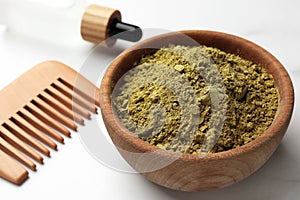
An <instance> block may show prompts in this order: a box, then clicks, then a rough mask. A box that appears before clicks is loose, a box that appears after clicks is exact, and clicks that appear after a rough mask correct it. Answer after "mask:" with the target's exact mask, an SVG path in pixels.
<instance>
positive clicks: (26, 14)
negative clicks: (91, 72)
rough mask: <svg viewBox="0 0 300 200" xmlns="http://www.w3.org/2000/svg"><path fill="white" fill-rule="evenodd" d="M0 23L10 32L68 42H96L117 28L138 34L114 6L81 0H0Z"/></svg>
mask: <svg viewBox="0 0 300 200" xmlns="http://www.w3.org/2000/svg"><path fill="white" fill-rule="evenodd" d="M0 24H2V25H4V26H6V27H7V31H9V32H12V33H16V34H22V35H25V36H29V37H33V38H37V39H43V40H46V41H47V42H54V43H60V44H68V45H70V44H76V43H79V42H82V41H83V39H82V38H84V39H85V40H88V41H91V42H94V43H99V42H102V41H103V40H105V39H106V38H108V37H110V36H112V34H115V33H118V31H119V33H120V32H122V31H127V32H128V30H129V33H130V34H129V36H130V35H132V34H135V36H138V37H136V38H135V39H136V40H139V39H140V37H141V31H138V32H136V31H135V30H136V29H138V27H136V26H133V25H130V24H125V23H123V22H121V14H120V12H119V11H118V10H116V9H112V8H107V7H103V6H98V5H91V6H88V5H87V2H86V1H85V0H0ZM120 25H121V26H120ZM124 25H125V28H127V30H124V29H122V28H123V26H124ZM126 25H128V26H126ZM118 27H121V28H118ZM128 27H129V28H128ZM113 30H114V31H113ZM115 30H117V31H115ZM130 31H131V32H132V33H131V32H130ZM109 33H112V34H109ZM129 38H130V37H129ZM121 39H125V40H126V39H127V38H126V35H125V38H121ZM127 40H130V39H127Z"/></svg>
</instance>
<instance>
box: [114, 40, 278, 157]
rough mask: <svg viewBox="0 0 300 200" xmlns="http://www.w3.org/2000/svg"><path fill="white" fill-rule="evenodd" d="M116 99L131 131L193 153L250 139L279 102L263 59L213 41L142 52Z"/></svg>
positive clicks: (226, 147)
mask: <svg viewBox="0 0 300 200" xmlns="http://www.w3.org/2000/svg"><path fill="white" fill-rule="evenodd" d="M112 98H113V107H114V109H115V112H116V114H117V115H118V116H119V118H120V121H121V122H122V123H123V124H124V125H125V127H126V128H127V129H128V130H129V131H131V132H132V133H133V134H135V135H136V136H138V137H139V138H141V139H142V140H144V141H145V142H148V143H150V144H152V145H156V146H158V147H160V148H162V149H166V150H170V151H174V152H182V153H193V154H195V153H216V152H221V151H226V150H230V149H233V148H236V147H239V146H242V145H244V144H247V143H249V142H251V141H253V140H254V139H256V138H257V137H259V136H260V135H261V134H263V132H264V131H265V130H266V129H267V128H268V127H269V126H270V125H271V124H272V121H273V119H274V117H275V114H276V111H277V108H278V101H279V98H278V91H277V89H276V87H275V85H274V80H273V77H272V76H271V75H270V74H268V73H267V72H266V70H265V69H264V68H262V67H261V66H260V65H257V64H254V63H252V62H251V61H248V60H245V59H243V58H241V57H239V56H237V55H233V54H229V53H225V52H223V51H221V50H219V49H216V48H212V47H206V46H201V47H188V46H179V45H176V46H175V45H170V46H169V47H166V48H161V49H159V50H157V51H155V52H154V53H153V54H151V55H146V56H144V57H143V58H142V59H141V60H140V61H138V62H137V63H136V64H135V66H134V68H133V69H132V70H130V71H129V72H128V73H127V74H125V75H124V76H123V77H122V78H121V80H120V81H119V82H118V84H117V85H116V87H115V89H114V93H113V97H112Z"/></svg>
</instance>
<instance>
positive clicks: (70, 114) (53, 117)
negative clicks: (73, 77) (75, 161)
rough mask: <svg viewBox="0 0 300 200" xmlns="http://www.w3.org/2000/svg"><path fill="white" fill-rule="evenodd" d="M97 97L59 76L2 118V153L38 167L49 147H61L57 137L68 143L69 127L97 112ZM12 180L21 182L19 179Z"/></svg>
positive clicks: (32, 168) (0, 138)
mask: <svg viewBox="0 0 300 200" xmlns="http://www.w3.org/2000/svg"><path fill="white" fill-rule="evenodd" d="M93 101H94V100H93V98H92V97H91V96H89V95H87V94H85V93H84V92H83V91H81V90H79V89H76V88H74V87H73V86H72V85H71V84H70V83H68V82H67V81H66V80H64V79H62V78H58V79H57V80H56V81H54V82H53V83H51V84H50V85H49V86H48V87H46V88H45V89H44V90H43V91H40V92H39V94H38V95H36V96H34V97H33V98H32V99H31V100H30V102H28V103H27V104H26V105H25V106H24V107H22V108H20V109H19V110H18V111H17V112H16V113H15V114H13V115H12V116H11V117H10V118H9V119H8V120H6V121H4V122H2V125H1V126H0V153H1V152H2V153H3V152H5V153H6V154H8V155H9V156H11V157H13V158H14V159H16V160H17V161H19V162H20V163H21V164H23V165H25V166H26V167H28V168H30V169H31V170H36V164H35V163H34V162H38V163H40V164H43V157H42V155H41V154H43V155H44V156H48V157H50V150H49V147H50V148H51V149H53V150H57V144H56V143H55V142H54V140H55V141H56V142H59V143H64V137H63V136H62V135H64V136H67V137H70V135H71V133H70V131H69V130H68V129H72V130H75V131H76V130H77V125H76V123H78V124H81V125H83V124H84V118H85V119H90V118H91V114H90V112H93V113H96V112H97V107H96V106H95V105H94V103H95V102H93ZM0 155H2V154H0ZM1 159H2V157H1V156H0V161H1ZM15 165H16V164H15ZM17 167H18V168H20V166H17ZM24 174H25V172H24V171H22V175H24ZM0 176H2V177H5V176H4V175H1V165H0ZM18 180H20V179H18ZM10 181H13V182H15V183H17V184H19V181H18V182H17V181H14V180H12V179H11V180H10Z"/></svg>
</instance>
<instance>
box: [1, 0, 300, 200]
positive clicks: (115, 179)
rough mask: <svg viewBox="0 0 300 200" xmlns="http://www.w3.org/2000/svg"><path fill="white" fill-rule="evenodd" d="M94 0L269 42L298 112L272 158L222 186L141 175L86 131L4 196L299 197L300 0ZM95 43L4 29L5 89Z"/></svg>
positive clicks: (160, 21) (82, 55)
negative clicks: (58, 41)
mask: <svg viewBox="0 0 300 200" xmlns="http://www.w3.org/2000/svg"><path fill="white" fill-rule="evenodd" d="M89 2H90V3H98V4H101V5H105V6H109V7H114V8H118V9H119V10H121V11H122V15H123V19H124V21H126V22H132V23H135V24H137V25H140V26H141V27H143V28H162V29H168V30H184V29H207V30H217V31H223V32H227V33H232V34H235V35H239V36H242V37H244V38H247V39H249V40H251V41H253V42H255V43H257V44H259V45H260V46H262V47H264V48H266V49H267V50H268V51H270V52H271V53H272V54H273V55H275V56H276V57H277V58H278V59H279V60H280V61H281V62H282V63H283V65H284V66H285V67H286V69H287V70H288V72H289V73H290V75H291V78H292V80H293V83H294V87H295V97H296V101H295V109H294V115H293V118H292V121H291V124H290V127H289V129H288V131H287V134H286V136H285V138H284V140H283V142H282V144H281V145H280V147H279V148H278V150H277V151H276V152H275V153H274V155H273V156H272V157H271V159H270V160H269V161H268V162H267V163H266V164H265V165H264V166H263V167H262V168H261V169H260V170H259V171H257V172H256V173H255V174H253V175H252V176H250V177H249V178H247V179H245V180H244V181H242V182H240V183H238V184H235V185H233V186H230V187H228V188H224V189H221V190H213V191H207V192H199V193H185V192H178V191H172V190H169V189H165V188H162V187H160V186H157V185H154V184H152V183H150V182H149V181H147V180H146V179H144V178H143V177H142V176H140V175H138V174H128V173H121V172H118V171H115V170H112V169H110V168H108V167H106V166H104V165H102V164H101V163H99V162H98V161H97V160H96V159H94V157H93V156H91V155H90V153H88V151H87V150H86V148H85V147H84V146H83V145H82V142H81V140H80V138H79V136H78V133H73V137H72V139H66V141H65V144H64V145H59V146H58V147H59V151H58V152H54V151H52V152H51V153H52V157H51V159H47V158H45V164H44V165H43V166H41V165H39V164H38V171H37V172H36V173H35V172H30V178H29V179H28V180H27V181H26V182H25V183H24V184H23V185H22V186H15V185H13V184H10V183H8V182H6V181H4V180H2V179H0V199H4V200H6V199H9V200H17V199H31V200H35V199H43V200H47V199H49V200H50V199H51V200H53V199H89V200H93V199H132V200H134V199H164V200H165V199H230V200H234V199H249V200H250V199H251V200H252V199H272V200H275V199H278V200H279V199H288V200H293V199H295V200H296V199H299V196H300V145H299V142H300V135H299V132H300V125H299V123H298V121H297V119H299V118H300V108H299V102H298V101H299V97H300V96H299V94H298V88H299V87H300V62H299V61H298V59H299V52H300V46H299V45H300V37H299V35H300V22H299V19H300V12H299V7H300V1H297V0H286V1H277V0H266V1H261V0H252V1H238V0H227V1H224V0H211V1H202V0H200V1H174V0H151V1H138V0H126V1H121V0H101V1H100V0H93V1H92V0H90V1H89ZM91 49H92V46H91V45H85V46H83V47H82V48H68V47H61V46H60V47H58V46H55V45H50V44H47V43H44V42H43V41H36V40H34V39H30V38H24V37H21V36H16V35H10V34H7V33H6V31H5V30H4V29H0V66H1V67H0V70H1V71H0V88H3V87H4V86H5V85H7V84H9V83H10V82H11V81H13V80H14V79H15V78H17V77H18V76H19V75H21V74H22V73H23V72H25V71H26V70H28V69H30V68H31V67H32V66H34V65H35V64H37V63H39V62H42V61H45V60H59V61H61V62H64V63H66V64H68V65H70V66H72V67H73V68H75V69H77V70H78V69H80V67H81V65H82V64H83V63H84V62H85V60H86V58H87V57H88V55H89V54H90V52H91ZM120 49H121V48H120ZM99 54H101V58H103V59H105V58H107V59H108V60H110V59H112V58H113V57H114V56H115V55H114V54H113V53H112V54H111V53H109V52H108V53H105V52H101V51H100V52H99ZM102 65H104V66H101V64H100V65H99V66H94V67H95V68H96V69H97V70H99V72H102V71H103V68H105V62H104V61H103V64H102ZM98 67H99V68H98ZM100 67H103V68H100ZM0 112H1V111H0ZM87 125H88V124H87ZM85 128H86V127H83V128H80V129H79V131H84V129H85Z"/></svg>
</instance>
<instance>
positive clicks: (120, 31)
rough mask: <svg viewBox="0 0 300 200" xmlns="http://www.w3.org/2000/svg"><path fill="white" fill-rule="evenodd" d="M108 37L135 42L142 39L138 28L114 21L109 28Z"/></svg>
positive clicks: (141, 33)
mask: <svg viewBox="0 0 300 200" xmlns="http://www.w3.org/2000/svg"><path fill="white" fill-rule="evenodd" d="M108 35H109V37H113V38H116V39H122V40H127V41H130V42H137V41H139V40H140V39H141V38H142V36H143V32H142V30H141V29H140V27H138V26H135V25H132V24H127V23H124V22H121V21H119V20H116V19H115V20H114V21H113V22H112V23H111V25H110V27H109V32H108Z"/></svg>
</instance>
